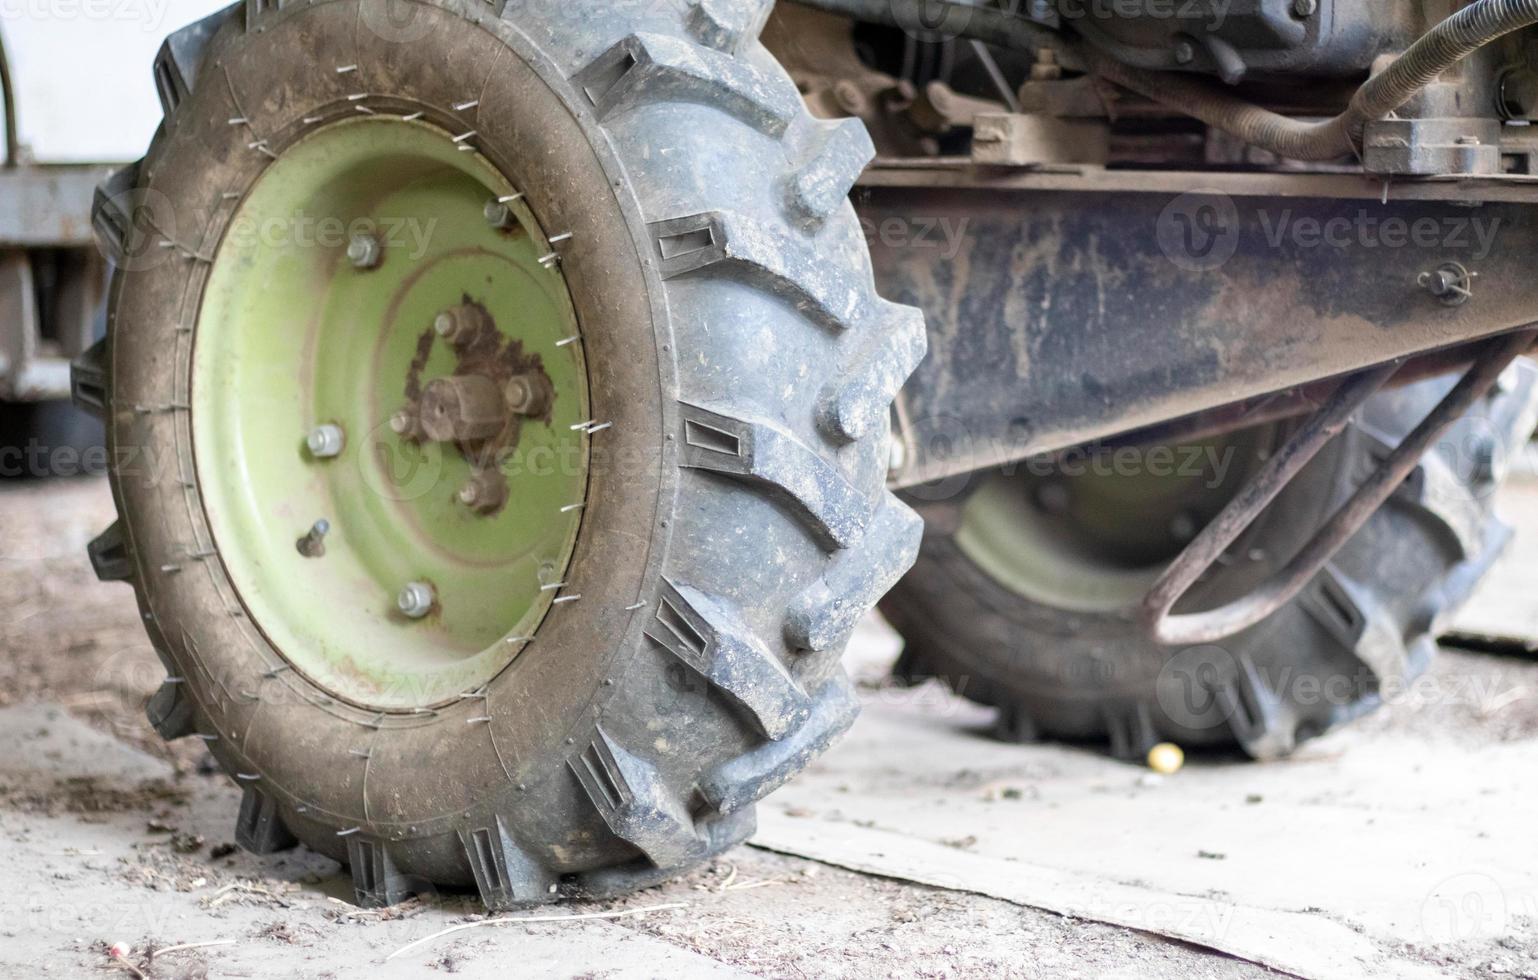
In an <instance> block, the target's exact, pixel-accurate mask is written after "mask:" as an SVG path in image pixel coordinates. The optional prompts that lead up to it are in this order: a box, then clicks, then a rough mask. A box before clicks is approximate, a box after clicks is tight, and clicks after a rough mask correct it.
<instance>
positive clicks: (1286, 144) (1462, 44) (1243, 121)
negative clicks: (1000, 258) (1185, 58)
mask: <svg viewBox="0 0 1538 980" xmlns="http://www.w3.org/2000/svg"><path fill="white" fill-rule="evenodd" d="M795 2H797V3H801V4H804V5H806V6H810V7H817V8H819V9H821V10H827V11H830V12H832V13H839V14H843V15H844V16H847V17H854V18H856V19H859V20H870V21H875V22H877V23H883V24H890V25H892V26H896V27H903V26H911V23H910V24H905V23H904V21H905V20H910V21H911V20H912V18H904V17H902V16H901V15H900V13H899V12H900V11H903V10H909V9H911V10H912V11H914V12H915V13H916V11H917V8H918V4H919V3H922V2H923V0H795ZM942 6H955V7H957V8H958V9H957V10H956V12H955V16H954V17H953V18H948V19H947V20H948V26H949V27H950V28H951V29H952V30H953V31H954V32H955V33H957V34H959V35H962V36H966V37H975V38H977V39H978V40H979V41H983V42H985V43H988V44H993V45H997V46H999V47H1004V48H1010V49H1013V50H1016V51H1034V50H1036V49H1037V48H1040V47H1057V46H1059V45H1061V44H1063V43H1064V42H1063V41H1062V40H1061V39H1060V38H1059V39H1057V41H1056V43H1055V44H1044V43H1043V41H1042V35H1043V34H1044V33H1047V32H1045V31H1043V29H1042V28H1040V27H1038V26H1037V25H1035V24H1031V23H1029V22H1028V21H1024V20H1021V19H1020V18H1018V17H1016V16H1014V15H1012V14H1008V13H1005V12H1003V11H1000V10H992V9H988V8H984V7H965V8H962V7H961V6H960V5H955V4H946V5H942ZM1533 24H1538V0H1475V2H1474V3H1472V4H1470V5H1469V6H1467V7H1464V8H1463V9H1462V10H1460V11H1458V12H1457V13H1456V14H1453V15H1452V16H1451V17H1449V18H1447V19H1446V20H1444V21H1442V22H1441V23H1440V24H1438V25H1437V26H1435V27H1433V28H1432V29H1431V30H1430V31H1427V32H1426V34H1425V35H1423V36H1422V37H1421V38H1420V39H1419V40H1418V41H1416V42H1415V43H1414V44H1412V45H1411V46H1410V49H1409V50H1408V51H1406V52H1405V53H1404V54H1402V55H1400V56H1399V57H1398V58H1397V59H1395V60H1394V62H1393V63H1392V64H1391V65H1389V67H1388V68H1386V69H1384V70H1383V71H1382V72H1380V73H1378V74H1377V75H1375V76H1373V77H1372V78H1371V79H1369V80H1368V81H1367V83H1366V84H1364V85H1363V86H1362V87H1361V88H1359V89H1357V91H1356V94H1355V95H1354V96H1352V98H1351V104H1350V105H1349V106H1348V107H1347V108H1346V111H1345V112H1343V113H1341V114H1340V115H1338V116H1336V117H1334V118H1333V119H1327V120H1325V121H1323V122H1303V121H1300V120H1297V119H1292V118H1290V117H1288V116H1284V115H1281V114H1280V113H1276V112H1272V111H1270V110H1269V109H1263V108H1261V107H1260V106H1257V105H1255V104H1254V103H1253V102H1247V101H1245V100H1244V99H1241V98H1239V97H1238V96H1235V95H1233V94H1232V93H1230V92H1227V91H1225V90H1223V89H1219V88H1216V87H1215V86H1213V85H1212V84H1211V83H1209V82H1206V81H1204V80H1201V79H1197V78H1194V77H1191V76H1187V75H1182V74H1179V73H1175V72H1158V71H1148V70H1145V69H1141V68H1132V67H1130V66H1128V65H1124V64H1122V63H1121V62H1118V61H1116V60H1115V59H1113V58H1111V57H1109V56H1108V55H1106V54H1103V53H1101V52H1100V51H1097V50H1095V49H1094V48H1090V47H1088V46H1085V45H1079V44H1074V45H1071V48H1072V50H1073V52H1074V53H1075V54H1076V55H1077V56H1078V58H1079V59H1080V60H1081V61H1082V63H1083V64H1084V65H1085V67H1087V68H1088V69H1089V70H1090V71H1092V72H1094V73H1095V74H1097V75H1100V76H1101V77H1103V78H1105V79H1107V80H1108V81H1110V82H1113V83H1115V84H1117V85H1119V86H1121V87H1122V88H1125V89H1128V90H1129V91H1132V92H1136V93H1137V94H1139V95H1141V96H1143V97H1145V98H1147V99H1150V100H1152V101H1154V102H1157V103H1159V104H1161V105H1165V106H1169V107H1170V108H1172V109H1176V110H1178V111H1180V112H1182V113H1185V114H1186V115H1188V116H1192V117H1194V118H1196V119H1199V120H1201V121H1202V122H1204V123H1206V124H1207V125H1209V126H1212V127H1213V128H1215V129H1220V130H1222V131H1224V132H1226V133H1231V134H1233V135H1234V136H1236V137H1238V138H1239V139H1241V140H1243V141H1244V142H1246V143H1249V144H1250V145H1252V146H1258V147H1260V148H1261V149H1265V150H1270V151H1271V152H1273V153H1276V154H1278V155H1280V156H1284V157H1289V158H1291V159H1294V160H1333V159H1335V158H1337V157H1340V156H1344V155H1347V154H1351V153H1357V152H1359V151H1360V148H1361V140H1362V130H1363V128H1364V127H1365V126H1366V125H1367V123H1369V122H1371V121H1373V120H1376V119H1382V118H1383V117H1385V116H1387V115H1388V114H1389V113H1391V112H1393V111H1394V110H1395V109H1398V108H1399V107H1400V106H1402V105H1404V104H1405V103H1406V102H1408V101H1409V100H1410V99H1411V98H1413V97H1414V96H1415V94H1416V93H1417V92H1419V91H1421V90H1422V89H1424V88H1425V87H1426V86H1427V85H1429V84H1430V83H1431V82H1432V81H1434V80H1435V79H1436V78H1437V76H1439V75H1441V74H1442V73H1443V72H1445V71H1447V70H1448V69H1449V68H1452V67H1453V66H1454V65H1456V64H1457V63H1458V62H1460V61H1462V60H1463V59H1464V58H1466V57H1468V56H1469V55H1470V54H1472V53H1473V52H1475V51H1477V50H1479V49H1480V48H1482V47H1484V46H1485V45H1487V44H1489V43H1490V42H1492V41H1495V40H1497V39H1499V38H1501V37H1504V36H1505V35H1507V34H1510V33H1511V32H1513V31H1517V30H1521V29H1522V28H1524V27H1531V26H1532V25H1533Z"/></svg>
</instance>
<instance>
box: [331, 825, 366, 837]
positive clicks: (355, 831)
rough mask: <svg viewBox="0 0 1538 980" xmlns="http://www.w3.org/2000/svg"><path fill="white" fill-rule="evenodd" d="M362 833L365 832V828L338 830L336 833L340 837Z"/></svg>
mask: <svg viewBox="0 0 1538 980" xmlns="http://www.w3.org/2000/svg"><path fill="white" fill-rule="evenodd" d="M362 832H363V828H362V827H350V828H348V829H347V830H338V831H337V832H336V835H337V836H338V837H351V836H352V835H353V834H360V833H362Z"/></svg>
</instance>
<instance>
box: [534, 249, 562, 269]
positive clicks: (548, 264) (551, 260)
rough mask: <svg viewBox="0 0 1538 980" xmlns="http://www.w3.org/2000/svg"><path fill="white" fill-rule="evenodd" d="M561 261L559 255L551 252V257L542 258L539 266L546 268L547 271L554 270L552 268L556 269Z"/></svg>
mask: <svg viewBox="0 0 1538 980" xmlns="http://www.w3.org/2000/svg"><path fill="white" fill-rule="evenodd" d="M559 261H561V257H560V256H559V255H557V254H556V253H555V252H551V253H550V254H549V255H545V256H541V257H540V260H539V264H540V265H542V266H544V267H545V268H547V269H552V268H554V267H555V264H556V263H557V262H559Z"/></svg>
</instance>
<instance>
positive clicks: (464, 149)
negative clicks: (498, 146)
mask: <svg viewBox="0 0 1538 980" xmlns="http://www.w3.org/2000/svg"><path fill="white" fill-rule="evenodd" d="M458 150H459V152H461V153H479V152H480V151H479V150H477V149H476V148H475V146H474V145H473V144H470V143H461V144H459V146H458Z"/></svg>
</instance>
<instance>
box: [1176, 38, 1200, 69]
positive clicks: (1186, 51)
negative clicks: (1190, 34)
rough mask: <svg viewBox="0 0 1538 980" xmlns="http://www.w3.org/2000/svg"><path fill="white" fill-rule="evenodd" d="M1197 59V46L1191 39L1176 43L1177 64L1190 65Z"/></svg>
mask: <svg viewBox="0 0 1538 980" xmlns="http://www.w3.org/2000/svg"><path fill="white" fill-rule="evenodd" d="M1195 60H1196V46H1195V45H1193V44H1192V43H1191V42H1190V41H1180V42H1178V43H1177V44H1176V45H1175V62H1176V64H1181V65H1189V64H1190V63H1191V62H1193V61H1195Z"/></svg>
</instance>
